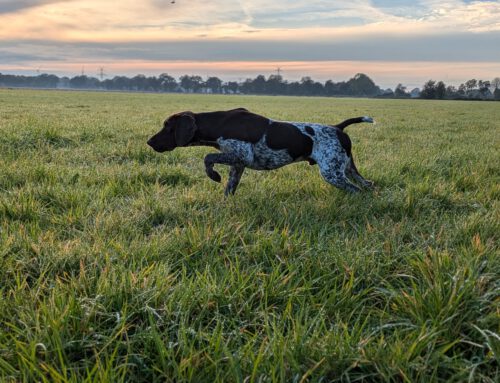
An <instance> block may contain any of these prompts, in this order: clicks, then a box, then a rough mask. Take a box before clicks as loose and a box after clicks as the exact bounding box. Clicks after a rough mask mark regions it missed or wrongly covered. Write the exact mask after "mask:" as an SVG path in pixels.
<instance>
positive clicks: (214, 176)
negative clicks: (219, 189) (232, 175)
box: [207, 170, 222, 182]
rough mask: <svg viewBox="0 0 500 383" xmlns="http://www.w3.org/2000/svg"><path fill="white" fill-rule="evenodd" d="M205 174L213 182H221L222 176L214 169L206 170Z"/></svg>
mask: <svg viewBox="0 0 500 383" xmlns="http://www.w3.org/2000/svg"><path fill="white" fill-rule="evenodd" d="M207 176H208V177H209V178H210V179H211V180H212V181H215V182H221V180H222V178H221V176H220V174H219V173H217V172H216V171H215V170H212V171H207Z"/></svg>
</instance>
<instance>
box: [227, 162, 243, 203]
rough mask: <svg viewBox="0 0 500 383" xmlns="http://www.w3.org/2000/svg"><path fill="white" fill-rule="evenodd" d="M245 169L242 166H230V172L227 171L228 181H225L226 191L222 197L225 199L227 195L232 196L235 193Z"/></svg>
mask: <svg viewBox="0 0 500 383" xmlns="http://www.w3.org/2000/svg"><path fill="white" fill-rule="evenodd" d="M244 170H245V167H244V166H243V165H233V166H231V170H229V180H228V181H227V185H226V190H225V191H224V195H225V196H226V197H227V196H228V195H229V194H234V193H235V192H236V188H237V187H238V184H239V183H240V179H241V175H242V174H243V171H244Z"/></svg>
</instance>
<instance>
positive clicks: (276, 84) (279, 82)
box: [267, 74, 286, 94]
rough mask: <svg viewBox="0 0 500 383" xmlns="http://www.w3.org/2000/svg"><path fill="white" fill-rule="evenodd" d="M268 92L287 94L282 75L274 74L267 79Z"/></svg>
mask: <svg viewBox="0 0 500 383" xmlns="http://www.w3.org/2000/svg"><path fill="white" fill-rule="evenodd" d="M267 91H268V92H269V93H272V94H285V93H286V83H285V82H283V77H282V76H281V75H276V74H272V75H270V76H269V77H268V79H267Z"/></svg>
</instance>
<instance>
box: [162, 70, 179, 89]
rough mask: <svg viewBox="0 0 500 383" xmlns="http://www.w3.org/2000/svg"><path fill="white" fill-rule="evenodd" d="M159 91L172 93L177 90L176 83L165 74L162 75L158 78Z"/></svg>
mask: <svg viewBox="0 0 500 383" xmlns="http://www.w3.org/2000/svg"><path fill="white" fill-rule="evenodd" d="M158 78H159V80H160V86H161V90H163V91H164V92H173V91H175V89H176V88H177V81H175V79H174V78H173V77H172V76H170V75H169V74H167V73H162V74H161V75H160V76H159V77H158Z"/></svg>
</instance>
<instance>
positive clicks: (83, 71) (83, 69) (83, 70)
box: [82, 65, 85, 76]
mask: <svg viewBox="0 0 500 383" xmlns="http://www.w3.org/2000/svg"><path fill="white" fill-rule="evenodd" d="M82 76H85V65H82Z"/></svg>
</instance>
